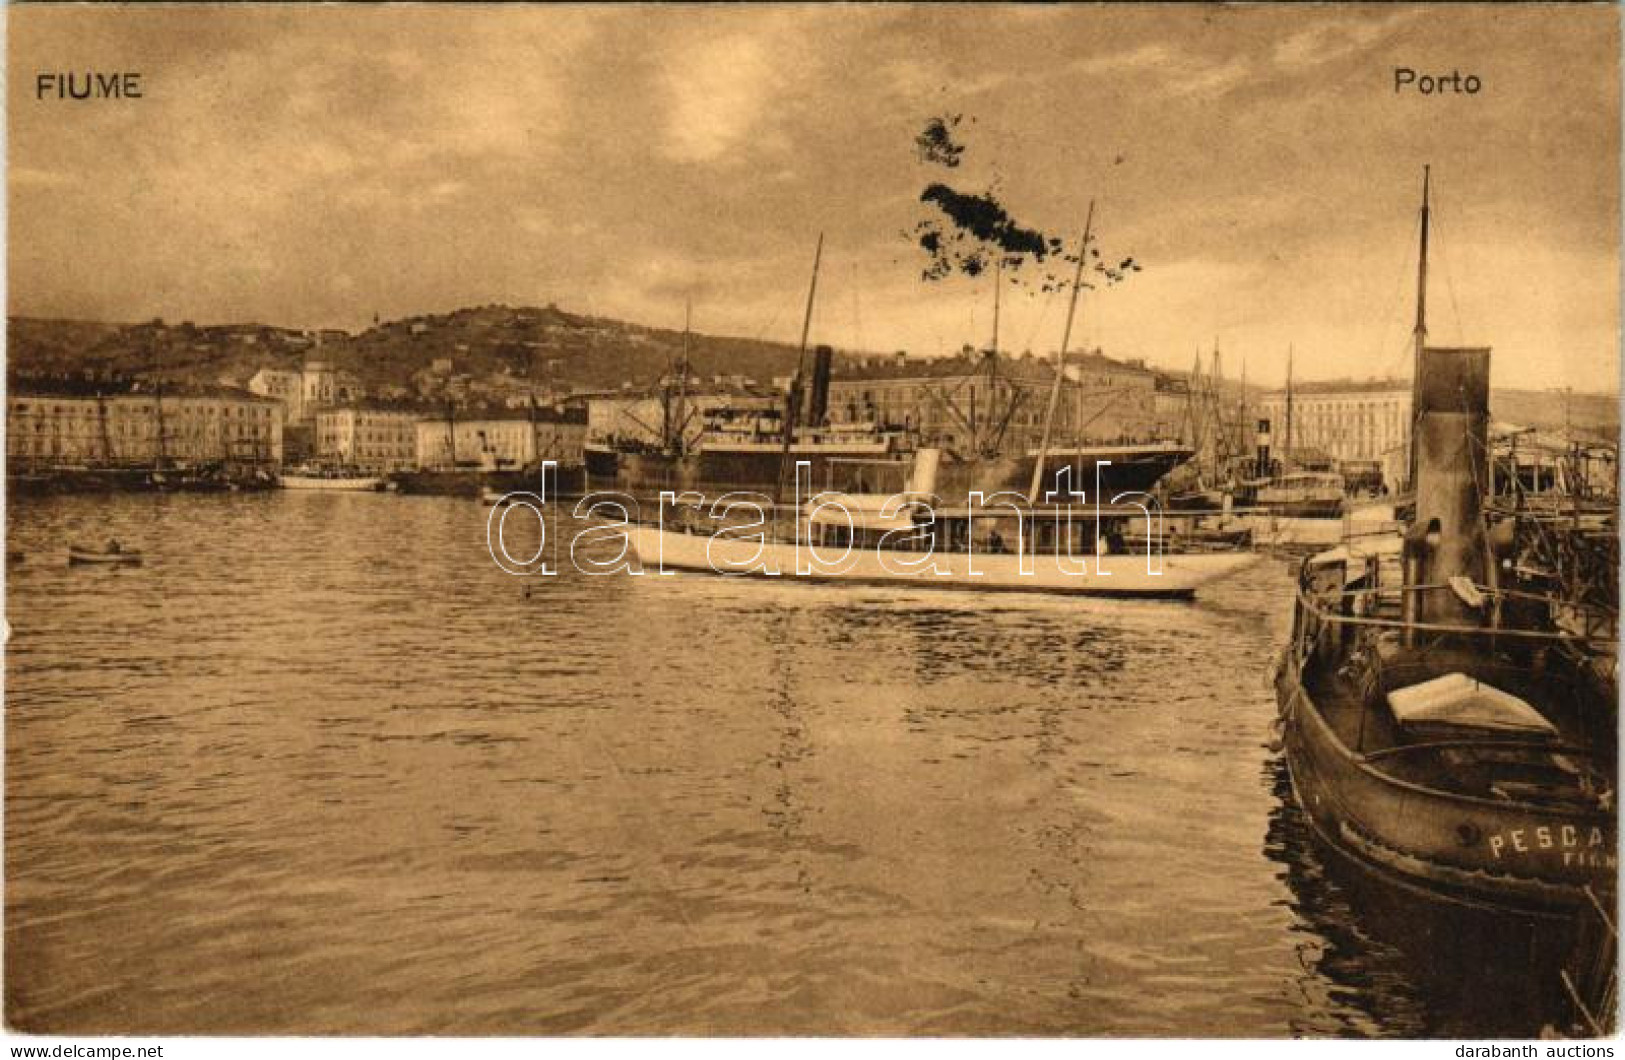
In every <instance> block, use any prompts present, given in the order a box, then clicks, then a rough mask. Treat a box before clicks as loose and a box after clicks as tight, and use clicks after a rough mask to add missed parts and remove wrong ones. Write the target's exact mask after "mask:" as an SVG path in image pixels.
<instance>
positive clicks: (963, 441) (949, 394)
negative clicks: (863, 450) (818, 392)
mask: <svg viewBox="0 0 1625 1060" xmlns="http://www.w3.org/2000/svg"><path fill="white" fill-rule="evenodd" d="M837 373H838V374H837V375H836V377H835V378H834V379H832V380H831V381H830V387H829V418H830V421H831V422H832V423H837V424H840V423H845V424H859V423H873V424H876V425H877V426H880V427H882V428H887V429H897V430H903V431H906V432H909V433H910V434H912V435H914V436H916V437H917V438H918V439H919V441H920V443H921V444H926V445H940V446H944V447H946V448H948V449H951V450H957V451H961V452H970V451H982V450H987V449H991V448H998V449H1000V450H1002V451H1004V452H1007V453H1008V452H1018V451H1025V450H1030V449H1034V448H1037V447H1038V446H1039V445H1040V444H1041V442H1042V440H1043V436H1044V428H1045V420H1046V419H1047V417H1048V410H1049V402H1050V395H1051V393H1052V392H1053V391H1054V390H1055V369H1054V366H1053V364H1052V363H1051V362H1049V361H1048V360H1045V359H1042V358H1021V359H1013V358H1006V357H1000V358H999V359H998V360H997V361H996V362H993V363H990V362H989V361H988V360H987V359H986V358H982V357H976V356H974V355H972V356H963V355H962V356H958V357H950V358H933V359H920V360H910V359H909V358H907V357H906V356H904V355H898V356H897V357H895V358H889V359H887V360H885V361H882V362H870V363H866V364H864V363H860V364H858V365H855V366H842V367H839V368H838V369H837ZM1181 411H1182V409H1176V408H1174V407H1172V406H1171V405H1170V404H1169V403H1168V402H1166V401H1159V400H1158V392H1157V374H1156V373H1155V372H1153V371H1152V370H1150V369H1148V368H1146V367H1145V366H1144V365H1141V364H1135V363H1131V362H1123V361H1117V360H1114V359H1112V358H1109V357H1105V356H1103V355H1101V354H1100V353H1098V352H1093V353H1073V354H1069V355H1068V356H1067V358H1066V360H1065V362H1064V367H1063V371H1062V379H1061V386H1060V391H1059V394H1058V395H1057V400H1056V406H1055V419H1054V422H1053V424H1052V425H1051V427H1050V439H1049V440H1050V442H1051V444H1065V443H1071V442H1080V441H1082V442H1091V441H1095V442H1106V441H1110V442H1119V441H1153V440H1164V439H1168V438H1171V437H1174V436H1175V435H1177V433H1178V430H1179V426H1180V424H1179V418H1178V416H1179V413H1180V412H1181Z"/></svg>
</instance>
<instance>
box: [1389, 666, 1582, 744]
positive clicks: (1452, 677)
mask: <svg viewBox="0 0 1625 1060" xmlns="http://www.w3.org/2000/svg"><path fill="white" fill-rule="evenodd" d="M1388 706H1389V707H1390V708H1391V709H1392V710H1393V712H1394V718H1395V719H1396V720H1398V721H1399V723H1400V724H1401V725H1454V726H1460V727H1462V728H1469V729H1497V730H1501V731H1506V732H1529V733H1547V734H1555V733H1556V732H1557V726H1555V725H1553V724H1552V723H1551V722H1549V721H1547V720H1546V719H1545V718H1544V717H1543V716H1542V715H1541V713H1540V712H1539V711H1538V710H1536V709H1535V708H1534V707H1531V706H1530V705H1529V704H1528V703H1525V702H1524V701H1523V700H1521V699H1519V698H1518V697H1517V696H1514V695H1511V694H1509V693H1506V692H1503V691H1501V690H1500V689H1499V688H1494V687H1492V686H1490V685H1486V684H1484V683H1483V682H1482V681H1475V680H1473V679H1472V678H1471V677H1468V676H1467V675H1466V674H1462V673H1453V674H1445V675H1444V676H1443V677H1435V678H1434V679H1433V680H1431V681H1423V682H1422V683H1420V684H1415V685H1411V686H1410V687H1408V688H1396V689H1395V690H1394V691H1392V692H1390V693H1388Z"/></svg>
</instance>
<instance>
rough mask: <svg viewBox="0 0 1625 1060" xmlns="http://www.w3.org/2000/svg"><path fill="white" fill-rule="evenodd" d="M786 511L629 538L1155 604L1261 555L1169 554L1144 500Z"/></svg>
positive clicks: (840, 498) (845, 569)
mask: <svg viewBox="0 0 1625 1060" xmlns="http://www.w3.org/2000/svg"><path fill="white" fill-rule="evenodd" d="M668 511H671V510H670V509H668ZM788 515H789V519H787V520H786V521H785V522H783V523H781V524H780V525H778V526H777V527H774V526H771V525H768V526H763V524H761V523H756V524H750V525H749V526H748V527H746V528H747V529H752V530H753V531H754V532H752V533H740V532H737V530H738V528H737V527H726V526H720V525H719V524H711V525H710V526H707V525H705V521H704V520H701V519H697V518H694V517H693V516H692V515H690V517H689V518H687V519H686V520H685V519H684V518H683V516H682V514H681V513H678V512H672V516H673V517H672V518H671V519H670V520H668V519H667V518H666V517H665V514H663V516H662V520H661V522H660V523H659V524H657V525H633V526H629V527H627V528H626V529H625V531H624V533H625V534H626V537H627V539H628V541H629V543H630V546H631V550H632V553H633V554H634V555H635V556H636V557H637V560H638V562H639V564H641V565H642V567H643V568H644V569H645V570H650V569H652V570H658V571H670V570H681V571H691V572H706V573H713V574H720V575H727V576H741V575H744V576H756V577H794V578H799V579H803V580H807V581H819V582H836V583H846V584H858V585H890V586H902V587H907V588H936V589H959V590H972V591H977V592H1034V593H1050V594H1063V595H1074V596H1115V597H1138V598H1145V599H1189V598H1190V597H1192V596H1194V595H1195V593H1196V590H1197V589H1198V588H1199V587H1201V586H1203V585H1206V584H1208V583H1210V582H1213V581H1216V580H1218V579H1220V578H1224V577H1228V576H1229V575H1232V574H1235V573H1236V572H1238V571H1241V570H1243V569H1245V568H1247V567H1249V566H1252V565H1253V564H1254V563H1256V562H1258V560H1259V558H1260V557H1259V556H1258V555H1257V554H1256V553H1253V552H1250V551H1241V550H1236V549H1228V550H1213V549H1205V550H1196V551H1188V552H1167V551H1164V550H1163V549H1162V548H1161V547H1160V545H1161V543H1162V542H1161V540H1159V539H1152V540H1149V541H1148V540H1147V539H1146V537H1145V536H1144V535H1143V534H1142V535H1134V534H1133V533H1132V530H1131V527H1132V525H1133V524H1134V523H1135V522H1136V521H1139V520H1143V519H1144V513H1143V510H1142V509H1140V508H1138V507H1134V508H1130V509H1100V510H1098V511H1097V510H1095V509H1086V508H1079V509H1077V510H1076V511H1075V512H1069V511H1068V510H1067V509H1065V508H1040V509H1030V510H1018V509H1012V508H1008V507H1006V508H995V509H983V508H976V509H970V508H960V509H932V508H929V507H927V506H925V505H924V504H923V503H919V502H915V501H914V500H912V499H911V498H909V497H907V496H906V495H894V496H891V497H858V496H852V495H847V494H825V495H821V496H820V497H818V498H815V499H814V500H812V501H809V502H808V503H807V504H806V505H805V506H803V507H802V508H801V509H800V510H799V511H796V510H792V511H791V512H790V513H788Z"/></svg>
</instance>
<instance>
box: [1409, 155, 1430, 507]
mask: <svg viewBox="0 0 1625 1060" xmlns="http://www.w3.org/2000/svg"><path fill="white" fill-rule="evenodd" d="M1431 170H1432V167H1431V166H1423V167H1422V253H1421V256H1420V257H1419V258H1418V259H1417V268H1416V327H1415V328H1414V329H1413V330H1412V332H1411V334H1412V337H1413V339H1414V340H1415V345H1416V351H1415V354H1414V360H1413V362H1412V365H1411V417H1410V418H1411V429H1410V433H1409V438H1410V441H1409V454H1408V455H1409V460H1408V464H1409V467H1408V470H1407V475H1408V480H1409V484H1410V486H1411V487H1412V488H1413V489H1414V488H1415V486H1416V417H1417V410H1418V409H1420V408H1421V407H1422V350H1423V348H1424V347H1425V346H1427V341H1428V223H1429V220H1430V219H1431V216H1432V215H1431V211H1430V209H1429V203H1428V198H1429V196H1428V192H1429V185H1430V183H1431Z"/></svg>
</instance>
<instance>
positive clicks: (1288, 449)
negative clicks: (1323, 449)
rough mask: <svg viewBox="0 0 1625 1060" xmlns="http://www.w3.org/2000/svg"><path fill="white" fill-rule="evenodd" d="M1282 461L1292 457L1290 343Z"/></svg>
mask: <svg viewBox="0 0 1625 1060" xmlns="http://www.w3.org/2000/svg"><path fill="white" fill-rule="evenodd" d="M1281 456H1282V459H1283V464H1284V461H1286V460H1290V459H1292V345H1291V343H1288V344H1287V348H1286V448H1285V451H1283V452H1282V453H1281Z"/></svg>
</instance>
